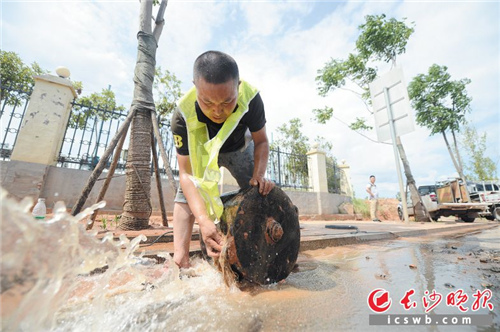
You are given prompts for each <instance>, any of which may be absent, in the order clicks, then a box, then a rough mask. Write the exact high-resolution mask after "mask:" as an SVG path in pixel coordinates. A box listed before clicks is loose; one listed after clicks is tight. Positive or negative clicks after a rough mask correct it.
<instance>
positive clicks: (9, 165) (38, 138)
mask: <svg viewBox="0 0 500 332" xmlns="http://www.w3.org/2000/svg"><path fill="white" fill-rule="evenodd" d="M34 79H35V86H34V88H33V92H32V93H31V97H30V101H29V104H28V108H27V109H26V112H25V114H24V118H23V120H22V123H21V128H20V130H19V133H18V134H17V139H16V144H15V145H14V148H13V150H12V155H11V156H10V161H8V162H3V163H2V169H1V178H0V184H1V186H2V187H3V188H5V189H6V190H7V191H8V192H9V194H10V195H11V196H13V197H15V198H17V199H22V198H23V197H26V196H30V197H32V198H34V199H35V200H36V199H37V198H39V197H40V193H41V192H42V191H43V187H44V183H45V180H46V177H47V172H48V169H49V168H50V166H54V165H56V164H57V158H58V154H59V150H60V149H61V144H62V143H63V139H64V134H65V132H66V126H67V124H68V118H69V114H70V109H71V101H72V100H73V99H74V98H75V97H76V92H75V89H74V88H73V85H72V84H71V82H70V81H69V80H67V79H64V78H61V77H57V76H53V75H41V76H34Z"/></svg>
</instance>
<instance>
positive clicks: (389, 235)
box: [300, 224, 498, 252]
mask: <svg viewBox="0 0 500 332" xmlns="http://www.w3.org/2000/svg"><path fill="white" fill-rule="evenodd" d="M495 227H498V225H491V224H482V225H467V226H464V225H457V226H445V227H440V228H434V229H416V230H402V231H394V232H375V233H361V232H360V233H356V234H342V235H333V236H331V235H330V236H329V235H324V236H322V238H320V239H304V240H301V241H300V252H302V251H307V250H316V249H323V248H326V247H337V246H345V245H350V244H359V243H363V242H369V241H380V240H393V239H397V238H400V237H414V236H425V235H430V234H436V233H443V232H454V233H464V232H471V231H477V230H486V229H490V228H495Z"/></svg>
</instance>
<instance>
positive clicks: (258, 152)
mask: <svg viewBox="0 0 500 332" xmlns="http://www.w3.org/2000/svg"><path fill="white" fill-rule="evenodd" d="M252 139H253V142H254V145H255V147H254V168H253V175H252V179H250V185H251V186H257V185H258V186H259V192H260V193H261V194H262V195H264V196H265V195H267V194H269V192H270V191H271V190H272V189H273V188H274V182H273V181H271V180H269V179H266V178H264V174H265V173H266V168H267V160H268V159H269V141H268V140H267V134H266V126H264V127H262V129H260V130H258V131H256V132H253V133H252Z"/></svg>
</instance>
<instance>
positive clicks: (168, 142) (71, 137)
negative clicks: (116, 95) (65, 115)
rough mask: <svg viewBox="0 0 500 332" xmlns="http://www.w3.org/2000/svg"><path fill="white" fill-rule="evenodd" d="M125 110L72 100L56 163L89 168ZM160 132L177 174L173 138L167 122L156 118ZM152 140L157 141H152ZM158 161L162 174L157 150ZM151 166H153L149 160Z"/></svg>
mask: <svg viewBox="0 0 500 332" xmlns="http://www.w3.org/2000/svg"><path fill="white" fill-rule="evenodd" d="M126 116H127V114H126V113H124V112H120V111H116V110H107V109H103V108H100V107H95V106H93V105H91V104H80V103H77V102H75V101H73V103H72V109H71V113H70V117H69V121H68V125H67V128H66V133H65V135H64V140H63V144H62V145H61V149H60V152H59V158H58V160H57V161H58V166H59V167H67V168H77V169H87V170H92V169H94V168H95V166H96V165H97V163H98V162H99V156H101V155H103V154H104V151H105V150H106V148H107V146H108V144H109V142H110V141H111V139H112V138H113V137H114V136H115V134H116V132H117V131H118V129H119V128H120V126H121V124H122V123H123V121H124V120H125V118H126ZM159 127H160V134H161V136H162V140H163V144H164V148H165V150H166V151H167V154H168V156H169V158H170V160H169V163H170V167H171V168H172V171H173V173H174V176H176V175H178V170H177V169H178V167H177V160H176V159H177V158H173V156H174V155H175V151H174V142H173V139H172V135H171V134H170V123H169V122H167V121H163V122H160V124H159ZM156 144H158V143H157V142H156ZM128 145H129V136H127V139H126V140H125V142H124V145H123V148H122V152H121V154H120V157H119V158H120V159H119V160H118V164H117V168H116V173H124V170H125V164H126V162H127V156H128ZM156 151H157V154H158V156H157V157H158V163H159V167H160V173H161V174H163V175H164V176H165V174H166V171H165V167H164V164H163V159H162V158H161V156H160V154H159V149H158V146H157V148H156ZM111 162H112V157H111V158H110V160H109V161H108V164H107V165H106V167H107V168H108V167H109V166H110V164H111ZM151 170H152V171H153V166H152V163H151Z"/></svg>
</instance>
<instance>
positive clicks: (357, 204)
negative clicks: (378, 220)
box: [352, 198, 370, 218]
mask: <svg viewBox="0 0 500 332" xmlns="http://www.w3.org/2000/svg"><path fill="white" fill-rule="evenodd" d="M352 205H353V207H354V213H356V214H361V215H363V218H370V206H369V205H368V204H366V200H364V199H360V198H354V199H353V200H352Z"/></svg>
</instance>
